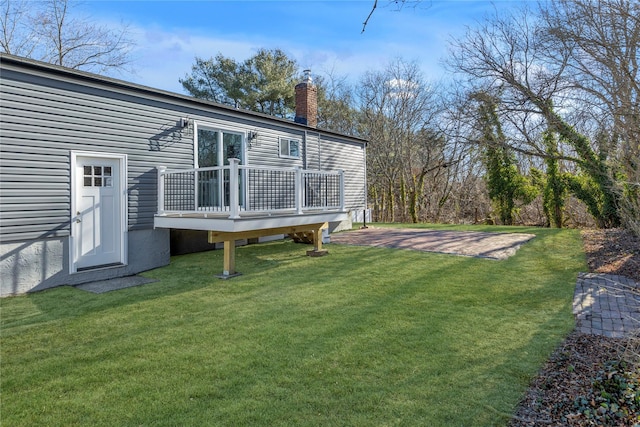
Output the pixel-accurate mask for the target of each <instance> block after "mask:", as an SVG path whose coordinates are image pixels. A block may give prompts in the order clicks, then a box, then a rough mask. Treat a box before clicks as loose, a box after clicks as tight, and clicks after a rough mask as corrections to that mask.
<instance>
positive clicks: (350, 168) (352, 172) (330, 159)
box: [320, 135, 366, 210]
mask: <svg viewBox="0 0 640 427" xmlns="http://www.w3.org/2000/svg"><path fill="white" fill-rule="evenodd" d="M320 163H321V164H322V168H321V169H322V170H337V169H342V170H344V187H345V208H346V209H348V210H357V209H363V208H364V204H365V179H366V177H365V174H366V170H365V163H366V159H365V148H364V146H363V145H362V144H357V143H346V142H344V141H341V140H339V139H337V138H335V137H330V136H325V135H322V140H321V143H320Z"/></svg>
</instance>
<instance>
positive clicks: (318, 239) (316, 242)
mask: <svg viewBox="0 0 640 427" xmlns="http://www.w3.org/2000/svg"><path fill="white" fill-rule="evenodd" d="M328 226H329V224H327V223H326V222H325V223H324V224H322V226H320V227H318V228H315V229H313V230H312V232H313V250H312V251H307V256H310V257H320V256H325V255H326V254H328V253H329V251H327V250H324V249H322V230H324V229H325V228H327V227H328Z"/></svg>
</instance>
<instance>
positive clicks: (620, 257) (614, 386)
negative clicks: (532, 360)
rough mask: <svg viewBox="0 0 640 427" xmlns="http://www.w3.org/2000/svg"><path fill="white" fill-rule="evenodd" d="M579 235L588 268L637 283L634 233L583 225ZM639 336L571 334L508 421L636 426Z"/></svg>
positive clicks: (526, 425)
mask: <svg viewBox="0 0 640 427" xmlns="http://www.w3.org/2000/svg"><path fill="white" fill-rule="evenodd" d="M582 237H583V242H584V248H585V253H586V254H587V263H588V265H589V270H590V272H592V273H608V274H616V275H621V276H626V277H629V278H631V279H633V280H635V281H636V282H640V238H638V237H637V236H634V235H633V234H631V233H630V232H629V231H626V230H621V229H612V230H585V231H583V232H582ZM639 292H640V290H639ZM639 321H640V319H639ZM639 341H640V340H639V339H637V338H635V339H634V338H631V339H614V338H606V337H602V336H595V335H585V334H580V333H578V332H573V333H571V334H570V335H569V336H568V337H567V339H566V340H565V341H564V343H563V344H562V345H561V346H560V347H559V348H558V349H557V350H556V351H555V352H554V354H553V355H552V356H551V358H550V359H549V360H548V361H547V363H546V364H545V366H544V367H543V369H542V370H541V371H540V373H539V374H538V376H537V377H536V378H535V379H534V380H533V382H532V384H531V387H530V388H529V391H528V392H527V395H526V396H525V398H524V399H523V400H522V402H521V403H520V405H519V407H518V409H517V411H516V414H515V416H514V418H513V419H512V420H511V422H510V424H509V425H510V426H511V427H530V426H635V425H640V397H638V396H640V390H638V388H640V385H639V375H638V371H637V369H636V368H637V367H638V366H639V364H638V361H639V359H638V354H639V353H638V342H639ZM619 361H623V365H620V364H618V362H619ZM614 391H621V393H620V395H619V394H617V393H615V392H614ZM625 393H626V396H623V394H625Z"/></svg>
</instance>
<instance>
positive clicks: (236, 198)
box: [154, 159, 348, 278]
mask: <svg viewBox="0 0 640 427" xmlns="http://www.w3.org/2000/svg"><path fill="white" fill-rule="evenodd" d="M267 172H268V174H267ZM265 176H268V177H269V181H268V182H265V181H264V177H265ZM347 219H348V213H347V212H346V211H345V209H344V174H343V172H342V171H335V172H327V171H310V170H302V169H300V168H280V169H277V168H258V167H247V166H242V165H239V161H238V160H237V159H230V164H229V165H228V166H224V167H215V168H201V169H188V170H178V171H167V170H166V169H164V168H159V169H158V213H157V214H156V216H155V218H154V227H155V228H169V229H171V228H173V229H186V230H204V231H208V232H209V233H208V236H209V243H219V242H222V243H224V265H223V270H222V275H220V276H219V277H221V278H229V277H233V276H235V275H237V274H238V273H237V271H236V269H235V242H236V240H242V239H250V238H256V237H264V236H272V235H279V234H299V233H310V234H311V235H312V236H313V241H314V249H313V250H312V251H308V255H310V256H321V255H324V254H326V251H323V249H322V230H323V229H325V228H327V227H328V224H329V223H330V222H341V221H344V220H347Z"/></svg>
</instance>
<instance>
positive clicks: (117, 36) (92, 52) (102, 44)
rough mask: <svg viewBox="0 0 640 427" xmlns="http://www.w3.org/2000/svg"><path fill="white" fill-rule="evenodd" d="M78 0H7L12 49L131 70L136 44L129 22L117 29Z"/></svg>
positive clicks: (4, 43) (66, 62) (55, 60)
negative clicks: (82, 12)
mask: <svg viewBox="0 0 640 427" xmlns="http://www.w3.org/2000/svg"><path fill="white" fill-rule="evenodd" d="M76 4H77V3H75V2H74V1H73V0H44V1H38V2H25V1H21V0H2V3H1V5H2V15H1V16H0V18H1V19H2V22H0V25H1V26H2V34H1V37H2V40H0V47H2V50H3V51H4V52H6V53H10V54H14V55H19V56H25V57H29V58H32V59H37V60H41V61H45V62H49V63H52V64H57V65H62V66H65V67H69V68H75V69H80V70H85V71H92V72H96V73H104V72H106V71H108V70H125V69H126V68H127V67H128V66H129V64H130V63H131V57H130V52H131V49H132V47H133V43H132V41H131V40H130V39H129V38H128V27H126V26H123V27H122V28H120V29H112V28H109V27H106V26H101V25H98V24H96V23H94V21H93V20H92V19H91V18H89V17H86V16H79V15H77V14H76V13H74V10H73V8H74V6H75V5H76Z"/></svg>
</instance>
